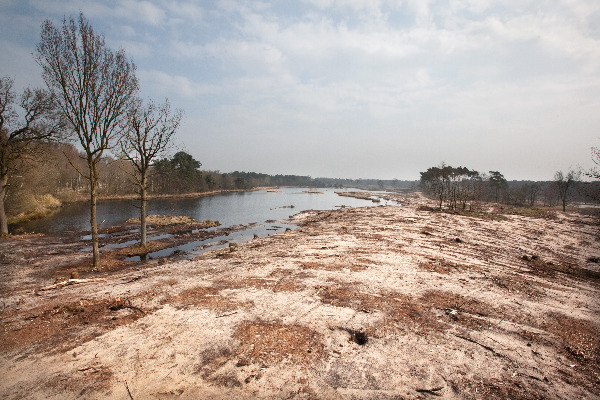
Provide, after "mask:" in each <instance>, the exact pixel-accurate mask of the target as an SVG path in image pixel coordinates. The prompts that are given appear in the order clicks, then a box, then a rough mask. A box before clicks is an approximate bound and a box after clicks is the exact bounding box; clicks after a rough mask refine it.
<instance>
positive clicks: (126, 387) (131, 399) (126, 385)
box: [123, 379, 133, 400]
mask: <svg viewBox="0 0 600 400" xmlns="http://www.w3.org/2000/svg"><path fill="white" fill-rule="evenodd" d="M123 382H125V389H127V394H128V395H129V399H130V400H133V396H132V395H131V392H130V391H129V385H128V384H127V379H125V380H123Z"/></svg>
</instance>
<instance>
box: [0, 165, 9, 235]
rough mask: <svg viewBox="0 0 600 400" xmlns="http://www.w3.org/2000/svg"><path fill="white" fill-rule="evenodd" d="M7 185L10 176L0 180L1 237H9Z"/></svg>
mask: <svg viewBox="0 0 600 400" xmlns="http://www.w3.org/2000/svg"><path fill="white" fill-rule="evenodd" d="M7 183H8V175H6V176H3V177H2V178H1V179H0V235H8V218H7V217H6V210H4V198H5V197H6V185H7Z"/></svg>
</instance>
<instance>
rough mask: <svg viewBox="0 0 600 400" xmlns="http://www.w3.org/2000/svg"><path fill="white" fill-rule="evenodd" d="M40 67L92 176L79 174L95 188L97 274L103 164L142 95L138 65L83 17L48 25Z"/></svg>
mask: <svg viewBox="0 0 600 400" xmlns="http://www.w3.org/2000/svg"><path fill="white" fill-rule="evenodd" d="M37 61H38V63H39V64H40V65H41V67H42V69H43V73H42V76H43V78H44V81H45V82H46V85H47V86H48V89H49V90H50V91H51V93H52V94H53V95H54V96H55V97H56V98H57V100H58V105H59V107H60V110H61V112H62V114H63V115H64V117H65V118H66V119H67V120H68V122H69V123H70V125H71V128H72V130H73V132H74V133H75V134H76V135H77V138H78V139H79V142H80V144H81V147H82V148H83V151H84V153H85V160H86V164H87V171H86V172H82V171H79V172H80V173H81V175H82V176H83V177H85V178H86V179H88V180H89V182H90V214H91V216H90V225H91V229H92V243H93V268H97V267H98V266H99V261H100V253H99V249H98V224H97V222H96V199H97V194H98V181H99V171H98V163H99V162H100V160H101V157H102V155H103V153H104V152H105V151H106V150H109V149H110V148H112V147H113V146H114V145H115V143H116V140H117V139H118V138H119V136H120V135H121V134H122V132H123V127H124V126H125V124H124V123H123V119H124V118H126V114H127V110H128V109H129V108H130V107H131V105H132V103H133V101H134V99H135V95H136V92H137V90H138V81H137V78H136V76H135V65H134V64H133V62H131V61H130V60H128V59H127V57H126V56H125V52H124V50H122V49H121V50H119V51H117V52H113V51H112V50H111V49H109V48H108V47H107V46H106V44H105V42H104V36H103V35H96V34H95V33H94V30H93V29H92V27H91V25H90V24H89V22H88V21H87V19H86V18H85V16H84V15H83V13H80V14H79V19H78V21H77V23H76V21H75V20H74V19H73V18H72V17H71V18H70V19H69V20H67V19H66V18H65V19H64V20H63V25H62V27H61V28H57V27H55V26H54V25H53V24H52V22H51V21H50V20H46V21H44V23H43V24H42V32H41V40H40V42H39V44H38V46H37Z"/></svg>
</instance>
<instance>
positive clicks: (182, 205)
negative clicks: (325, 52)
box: [20, 188, 381, 236]
mask: <svg viewBox="0 0 600 400" xmlns="http://www.w3.org/2000/svg"><path fill="white" fill-rule="evenodd" d="M281 190H282V192H267V191H266V190H261V191H256V192H234V193H224V194H220V195H215V196H207V197H199V198H179V199H154V200H150V201H149V202H148V214H161V215H166V214H170V215H181V216H188V217H190V218H193V219H195V220H196V221H204V220H207V219H210V220H213V221H214V220H217V221H219V222H221V227H229V226H233V225H240V224H249V223H253V222H256V223H259V224H263V223H264V222H265V221H268V220H280V219H287V218H289V217H290V216H291V215H293V214H296V213H299V212H301V211H304V210H331V209H335V208H339V207H342V206H346V207H365V206H373V205H378V204H377V203H373V202H371V201H368V200H361V199H355V198H352V197H341V196H338V195H337V194H335V193H334V189H320V190H321V191H322V192H323V194H311V193H303V190H306V188H282V189H281ZM335 190H337V191H340V190H339V189H335ZM353 191H356V190H355V189H353ZM380 204H381V203H380ZM136 205H137V202H136V201H135V200H110V201H100V202H98V206H97V220H98V222H99V223H100V222H102V221H104V222H102V225H101V227H103V228H105V227H108V226H112V225H118V224H122V223H124V222H125V221H126V220H128V219H129V218H136V217H138V213H139V210H138V208H136ZM291 206H293V208H292V207H291ZM89 220H90V216H89V206H88V203H87V202H80V203H76V204H69V205H66V206H65V207H63V208H62V209H61V210H60V211H59V212H58V213H56V214H54V215H53V216H51V217H49V218H45V219H40V220H37V221H30V222H28V223H25V224H22V225H20V226H21V227H23V229H24V230H25V231H26V232H38V233H48V232H67V231H76V232H78V231H89V229H90V222H89ZM261 236H263V235H261Z"/></svg>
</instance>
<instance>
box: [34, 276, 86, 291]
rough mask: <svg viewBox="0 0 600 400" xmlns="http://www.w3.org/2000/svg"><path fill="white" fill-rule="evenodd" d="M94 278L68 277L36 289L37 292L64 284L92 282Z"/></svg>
mask: <svg viewBox="0 0 600 400" xmlns="http://www.w3.org/2000/svg"><path fill="white" fill-rule="evenodd" d="M93 280H94V279H67V280H65V281H61V282H57V283H55V284H53V285H48V286H44V287H42V288H39V289H36V290H35V291H36V292H40V291H46V290H52V289H57V288H60V287H63V286H69V285H75V284H78V283H85V282H91V281H93Z"/></svg>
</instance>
